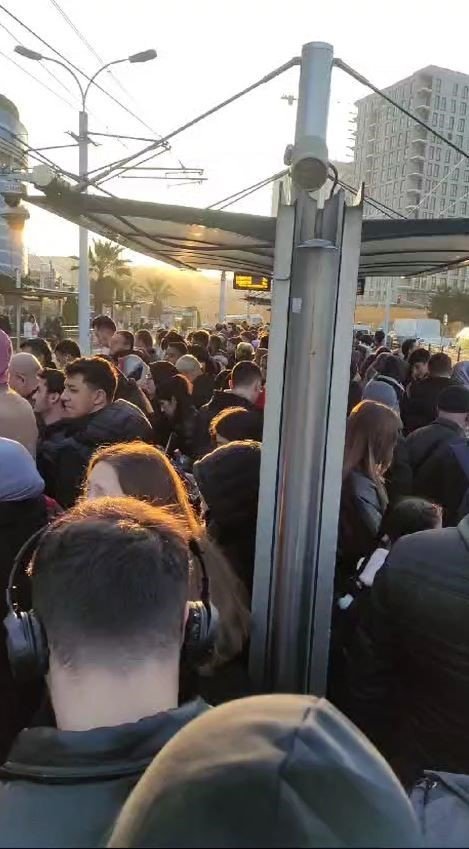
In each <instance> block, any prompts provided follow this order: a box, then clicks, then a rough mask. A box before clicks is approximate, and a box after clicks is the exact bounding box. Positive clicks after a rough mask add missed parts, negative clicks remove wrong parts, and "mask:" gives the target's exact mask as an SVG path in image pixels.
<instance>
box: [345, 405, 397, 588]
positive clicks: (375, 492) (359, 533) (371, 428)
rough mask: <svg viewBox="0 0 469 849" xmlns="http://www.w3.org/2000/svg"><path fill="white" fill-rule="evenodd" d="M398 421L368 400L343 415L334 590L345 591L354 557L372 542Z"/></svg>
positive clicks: (382, 508) (386, 409)
mask: <svg viewBox="0 0 469 849" xmlns="http://www.w3.org/2000/svg"><path fill="white" fill-rule="evenodd" d="M400 427H401V420H400V418H399V416H398V415H397V413H395V412H394V410H391V409H390V408H389V407H386V406H385V405H384V404H378V403H375V402H374V401H362V403H361V404H358V406H357V407H355V408H354V409H353V410H352V412H351V414H350V416H349V418H348V420H347V430H346V435H345V451H344V465H343V472H342V497H341V504H340V516H339V539H338V557H337V582H338V591H339V592H342V591H346V589H347V587H346V585H347V581H348V579H349V578H350V576H352V575H353V573H354V570H355V566H356V564H357V562H358V560H359V559H360V558H361V557H367V556H368V555H369V554H371V552H372V551H373V550H374V548H375V547H376V541H377V535H378V532H379V528H380V526H381V522H382V519H383V516H384V513H385V510H386V507H387V505H388V497H387V494H386V488H385V483H384V477H385V474H386V472H387V470H388V469H389V467H390V465H391V463H392V459H393V452H394V448H395V446H396V443H397V439H398V435H399V430H400Z"/></svg>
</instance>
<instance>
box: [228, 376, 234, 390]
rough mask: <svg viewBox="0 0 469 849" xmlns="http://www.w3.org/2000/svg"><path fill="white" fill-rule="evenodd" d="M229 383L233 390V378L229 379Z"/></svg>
mask: <svg viewBox="0 0 469 849" xmlns="http://www.w3.org/2000/svg"><path fill="white" fill-rule="evenodd" d="M228 383H229V385H230V389H233V381H232V380H231V377H230V379H229V381H228Z"/></svg>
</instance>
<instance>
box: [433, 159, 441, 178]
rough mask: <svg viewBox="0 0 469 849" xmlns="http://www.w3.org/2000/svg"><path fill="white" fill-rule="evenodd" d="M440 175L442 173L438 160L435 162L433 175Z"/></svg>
mask: <svg viewBox="0 0 469 849" xmlns="http://www.w3.org/2000/svg"><path fill="white" fill-rule="evenodd" d="M439 175H440V166H439V165H438V162H435V164H434V166H433V176H434V177H439Z"/></svg>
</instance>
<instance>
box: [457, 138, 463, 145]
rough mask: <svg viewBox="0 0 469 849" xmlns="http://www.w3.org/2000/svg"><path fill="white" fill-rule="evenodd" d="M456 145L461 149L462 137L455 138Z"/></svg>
mask: <svg viewBox="0 0 469 849" xmlns="http://www.w3.org/2000/svg"><path fill="white" fill-rule="evenodd" d="M456 144H457V145H458V146H459V147H462V144H463V137H462V136H456Z"/></svg>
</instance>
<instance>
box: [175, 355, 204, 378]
mask: <svg viewBox="0 0 469 849" xmlns="http://www.w3.org/2000/svg"><path fill="white" fill-rule="evenodd" d="M176 368H177V370H178V372H179V373H180V374H182V375H184V377H187V380H189V381H190V382H191V383H193V382H194V380H195V379H196V378H197V377H200V375H201V374H202V369H201V367H200V363H199V361H198V360H196V358H195V357H193V356H192V354H184V356H183V357H180V358H179V359H178V361H177V363H176Z"/></svg>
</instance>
